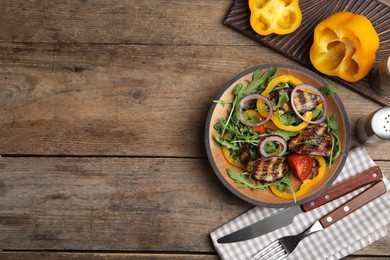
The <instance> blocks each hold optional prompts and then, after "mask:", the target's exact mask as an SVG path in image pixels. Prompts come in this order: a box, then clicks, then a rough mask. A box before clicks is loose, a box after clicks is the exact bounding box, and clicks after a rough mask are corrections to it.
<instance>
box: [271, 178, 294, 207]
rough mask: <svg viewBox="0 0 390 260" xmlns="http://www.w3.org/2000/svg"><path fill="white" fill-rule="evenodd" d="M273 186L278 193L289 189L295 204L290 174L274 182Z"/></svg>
mask: <svg viewBox="0 0 390 260" xmlns="http://www.w3.org/2000/svg"><path fill="white" fill-rule="evenodd" d="M273 184H274V185H275V186H276V188H277V189H278V190H280V191H285V190H287V189H289V190H290V191H291V193H292V194H293V196H294V202H297V197H296V196H295V191H294V187H293V186H292V185H291V175H290V174H288V175H286V176H284V177H283V178H281V179H280V180H277V181H275V182H274V183H273Z"/></svg>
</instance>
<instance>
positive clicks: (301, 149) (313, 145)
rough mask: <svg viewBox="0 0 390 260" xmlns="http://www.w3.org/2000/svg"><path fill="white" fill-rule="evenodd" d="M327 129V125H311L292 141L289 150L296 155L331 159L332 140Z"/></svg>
mask: <svg viewBox="0 0 390 260" xmlns="http://www.w3.org/2000/svg"><path fill="white" fill-rule="evenodd" d="M327 128H328V125H327V124H326V123H321V124H318V125H309V126H308V127H306V128H305V129H303V130H302V131H301V132H300V133H299V134H298V135H297V136H295V137H293V138H291V139H290V141H289V143H288V148H289V149H290V150H291V151H292V152H294V153H299V154H308V155H320V156H325V157H329V156H330V154H331V152H332V138H331V136H330V135H329V133H328V131H327Z"/></svg>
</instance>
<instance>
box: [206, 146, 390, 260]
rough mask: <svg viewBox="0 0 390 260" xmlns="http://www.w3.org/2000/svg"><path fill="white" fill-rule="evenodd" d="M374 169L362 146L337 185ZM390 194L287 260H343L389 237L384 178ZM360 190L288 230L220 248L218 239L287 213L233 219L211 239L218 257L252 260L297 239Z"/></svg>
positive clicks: (389, 202) (259, 211) (253, 212)
mask: <svg viewBox="0 0 390 260" xmlns="http://www.w3.org/2000/svg"><path fill="white" fill-rule="evenodd" d="M372 166H375V163H374V161H373V160H372V159H371V158H370V156H369V155H368V153H367V151H366V149H365V148H364V147H362V146H358V147H356V148H353V149H352V150H351V151H350V152H349V154H348V158H347V161H346V163H345V166H344V168H343V170H342V171H341V173H340V175H339V176H338V178H337V179H336V181H335V182H334V183H337V182H340V181H343V180H345V179H348V178H350V177H351V176H353V175H355V174H357V173H359V172H362V171H364V170H366V169H368V168H370V167H372ZM384 182H385V185H386V187H387V190H388V192H387V193H386V194H384V195H382V196H380V197H379V198H377V199H375V200H373V201H371V202H370V203H368V204H366V205H364V206H363V207H361V208H360V209H358V210H356V211H355V212H352V213H351V214H349V215H348V216H347V217H344V218H343V219H341V220H339V221H338V222H336V223H334V224H333V225H331V226H329V227H328V228H325V229H324V230H322V231H320V232H316V233H314V234H312V235H310V236H308V237H306V238H305V239H303V240H302V241H301V242H300V244H299V245H298V247H297V248H296V249H295V250H294V251H293V252H292V253H291V254H290V255H289V256H288V257H287V258H286V259H340V258H342V257H344V256H347V255H349V254H351V253H353V252H356V251H358V250H360V249H362V248H364V247H366V246H368V245H369V244H371V243H373V242H374V241H376V240H378V239H380V238H382V237H384V236H386V235H387V228H386V226H387V225H388V224H389V223H390V210H389V208H390V192H389V191H390V183H389V181H388V180H387V179H386V178H384ZM365 189H366V187H363V188H360V189H358V190H356V191H354V192H352V193H350V194H347V195H345V196H343V197H341V198H339V199H337V200H334V201H332V202H329V203H327V204H325V205H323V206H321V207H319V208H316V209H314V210H311V211H309V212H305V213H301V214H299V215H297V216H296V217H295V219H294V222H293V223H292V224H290V225H288V226H285V227H282V228H280V229H278V230H275V231H272V232H270V233H268V234H265V235H263V236H261V237H256V238H253V239H250V240H246V241H242V242H236V243H227V244H219V243H218V242H217V240H218V238H220V237H222V236H224V235H227V234H229V233H231V232H233V231H236V230H238V229H241V228H243V227H246V226H248V225H250V224H252V223H254V222H256V221H258V220H260V219H263V218H265V217H267V216H269V215H272V214H274V213H277V212H278V211H281V210H283V209H276V208H263V207H254V208H252V209H250V210H249V211H247V212H245V213H244V214H242V215H241V216H239V217H237V218H235V219H233V220H232V221H230V222H228V223H227V224H225V225H223V226H222V227H220V228H218V229H217V230H215V231H213V232H212V233H211V234H210V236H211V239H212V241H213V244H214V247H215V249H216V251H217V253H218V255H219V256H220V257H221V258H222V259H234V260H236V259H250V258H251V256H253V255H255V254H256V253H257V252H258V251H259V250H261V249H262V248H264V247H265V246H267V245H268V244H269V243H271V242H273V241H274V240H276V239H278V238H280V237H283V236H287V235H295V234H297V233H300V232H302V231H304V230H305V229H307V228H308V227H310V226H311V225H312V224H313V223H314V222H315V221H316V220H317V219H319V218H321V217H322V216H324V215H326V214H327V213H329V212H331V211H332V210H334V209H335V208H337V207H338V206H340V205H341V204H343V203H345V202H346V201H348V200H350V199H351V198H352V197H354V196H356V195H357V194H359V193H361V192H362V191H364V190H365Z"/></svg>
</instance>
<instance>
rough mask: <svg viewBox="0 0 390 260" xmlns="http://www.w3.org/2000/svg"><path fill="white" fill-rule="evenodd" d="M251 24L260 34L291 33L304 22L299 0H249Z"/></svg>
mask: <svg viewBox="0 0 390 260" xmlns="http://www.w3.org/2000/svg"><path fill="white" fill-rule="evenodd" d="M248 4H249V9H250V11H251V16H250V24H251V27H252V28H253V30H254V31H255V32H257V33H258V34H260V35H269V34H271V33H275V34H280V35H283V34H289V33H292V32H294V31H295V30H296V29H298V27H299V25H301V22H302V12H301V9H300V7H299V0H249V2H248Z"/></svg>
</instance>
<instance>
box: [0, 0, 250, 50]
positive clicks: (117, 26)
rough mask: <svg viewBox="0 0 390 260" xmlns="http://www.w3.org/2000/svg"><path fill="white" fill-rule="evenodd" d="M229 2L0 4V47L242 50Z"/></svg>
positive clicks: (152, 0) (153, 0)
mask: <svg viewBox="0 0 390 260" xmlns="http://www.w3.org/2000/svg"><path fill="white" fill-rule="evenodd" d="M230 5H231V1H230V0H219V1H202V0H195V1H193V0H192V1H181V0H175V1H164V0H144V1H137V0H130V1H105V0H98V1H92V2H91V1H78V0H71V1H65V2H64V1H61V0H52V1H24V0H11V1H10V0H2V1H1V5H0V13H1V15H0V35H1V37H0V42H36V43H42V42H47V43H53V42H59V43H126V44H170V45H171V44H174V45H176V44H184V45H187V44H191V45H193V44H206V45H232V44H233V45H242V44H251V45H257V43H255V42H253V41H251V40H249V39H245V38H244V37H240V36H238V35H237V33H236V32H234V31H232V30H230V29H228V28H227V27H226V26H224V25H223V23H222V22H223V18H224V17H225V15H226V14H227V12H228V9H229V7H230Z"/></svg>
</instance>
